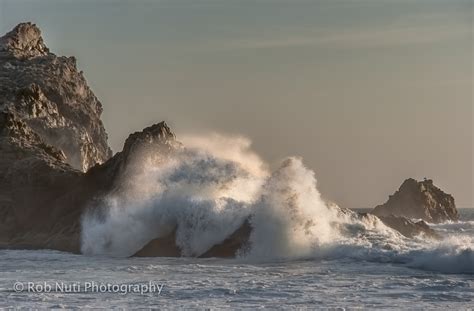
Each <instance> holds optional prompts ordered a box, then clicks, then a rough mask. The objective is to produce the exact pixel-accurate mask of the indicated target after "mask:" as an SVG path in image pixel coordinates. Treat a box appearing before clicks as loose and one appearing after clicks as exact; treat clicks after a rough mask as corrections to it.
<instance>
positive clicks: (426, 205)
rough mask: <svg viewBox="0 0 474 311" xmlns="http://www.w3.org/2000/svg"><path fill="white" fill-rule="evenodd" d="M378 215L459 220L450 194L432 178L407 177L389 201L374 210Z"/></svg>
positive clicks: (428, 220) (431, 221)
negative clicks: (437, 185)
mask: <svg viewBox="0 0 474 311" xmlns="http://www.w3.org/2000/svg"><path fill="white" fill-rule="evenodd" d="M372 214H374V215H377V216H390V215H394V216H403V217H406V218H411V219H422V220H424V221H427V222H430V223H441V222H445V221H448V220H453V221H457V220H458V219H459V214H458V211H457V209H456V205H455V203H454V198H453V197H452V196H451V195H450V194H446V193H444V192H443V191H442V190H441V189H439V188H438V187H436V186H435V185H433V181H432V180H424V181H420V182H418V181H416V180H415V179H412V178H410V179H407V180H405V181H404V182H403V184H402V185H401V186H400V189H399V190H398V191H397V192H395V194H393V195H391V196H390V198H389V199H388V201H387V202H386V203H385V204H383V205H379V206H377V207H376V208H374V210H373V211H372Z"/></svg>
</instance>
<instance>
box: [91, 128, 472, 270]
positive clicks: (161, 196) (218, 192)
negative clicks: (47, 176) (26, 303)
mask: <svg viewBox="0 0 474 311" xmlns="http://www.w3.org/2000/svg"><path fill="white" fill-rule="evenodd" d="M183 142H184V144H185V146H186V148H183V149H180V150H177V151H176V152H175V154H173V156H172V157H170V158H168V159H166V161H163V162H162V163H161V164H160V165H154V164H152V162H151V161H148V159H139V160H140V161H139V162H140V163H141V164H140V165H142V166H143V170H141V172H142V173H140V174H138V175H136V176H133V180H127V183H126V184H127V187H128V188H127V189H125V191H121V192H120V193H111V194H109V195H108V196H107V197H106V198H104V203H103V206H102V208H101V209H100V211H99V212H98V211H94V212H89V213H87V214H85V215H84V216H83V221H82V252H83V253H84V254H89V255H104V256H116V257H127V256H131V255H133V254H135V253H136V252H137V251H138V250H140V249H141V248H142V247H143V246H144V245H146V244H147V243H148V242H149V241H151V240H152V239H154V238H158V237H163V236H167V235H169V234H171V233H172V232H175V233H176V245H177V246H178V247H179V248H180V249H181V252H182V254H183V256H199V255H201V254H203V253H204V252H206V251H207V250H208V249H209V248H211V247H212V246H213V245H216V244H219V243H221V242H222V241H224V240H225V239H226V238H227V237H228V236H229V235H231V234H232V233H233V232H235V231H236V230H237V229H238V228H239V227H240V226H241V225H242V223H243V222H244V221H245V220H246V219H250V223H251V226H252V232H251V235H250V239H249V242H248V245H246V247H245V248H242V249H241V250H240V251H239V257H241V258H243V259H244V260H251V261H252V260H257V261H272V260H281V259H283V260H292V259H319V258H320V259H336V258H353V259H356V260H370V261H380V262H394V263H401V264H405V265H407V266H408V267H414V268H421V269H428V270H435V271H441V272H448V273H474V251H473V249H474V239H473V235H471V234H462V232H463V231H461V233H459V232H458V231H455V230H453V228H454V229H456V228H458V226H462V225H464V226H466V228H464V229H465V230H467V231H468V232H469V233H471V232H472V231H470V230H472V229H473V228H474V224H473V223H472V222H471V223H469V222H467V224H466V223H463V224H459V223H457V224H446V225H445V227H442V226H441V225H440V229H445V230H446V232H444V235H445V236H446V237H445V238H444V239H443V240H441V241H432V240H425V239H423V238H422V237H419V238H416V239H407V238H405V237H403V236H402V235H400V234H399V233H398V232H396V231H394V230H392V229H391V228H388V227H386V226H385V225H384V224H383V223H382V222H381V221H380V220H378V218H376V217H374V216H371V215H368V216H367V217H358V215H357V213H355V212H353V211H351V210H348V209H343V208H340V207H338V206H337V205H335V204H333V203H329V202H326V201H324V200H323V199H322V198H321V194H320V193H319V191H318V189H317V187H316V179H315V176H314V173H313V171H311V170H309V169H308V168H306V167H305V166H304V164H303V162H302V159H300V158H297V157H290V158H287V159H285V160H283V161H282V163H281V165H280V166H279V167H278V168H277V169H276V170H275V171H273V172H270V170H269V169H268V166H267V165H266V164H265V163H264V162H263V161H262V160H261V159H260V158H259V157H258V155H257V154H256V153H254V152H253V151H252V150H251V148H250V147H251V143H250V141H249V140H248V139H245V138H242V137H223V136H220V135H208V136H206V137H196V136H195V137H192V136H190V137H185V139H183ZM449 226H451V227H449ZM437 229H438V228H437ZM441 231H443V230H441Z"/></svg>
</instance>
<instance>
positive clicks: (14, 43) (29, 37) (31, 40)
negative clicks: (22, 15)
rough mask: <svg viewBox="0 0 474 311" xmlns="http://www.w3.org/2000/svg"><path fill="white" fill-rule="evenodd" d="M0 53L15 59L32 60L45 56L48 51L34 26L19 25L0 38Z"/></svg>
mask: <svg viewBox="0 0 474 311" xmlns="http://www.w3.org/2000/svg"><path fill="white" fill-rule="evenodd" d="M0 52H3V53H5V54H10V55H12V56H13V57H15V58H32V57H36V56H44V55H47V54H48V53H49V49H48V48H47V47H46V45H45V44H44V42H43V38H42V37H41V31H40V30H39V28H38V27H36V25H35V24H32V23H21V24H18V25H17V26H16V27H15V28H13V30H12V31H10V32H9V33H7V34H6V35H5V36H3V37H1V38H0Z"/></svg>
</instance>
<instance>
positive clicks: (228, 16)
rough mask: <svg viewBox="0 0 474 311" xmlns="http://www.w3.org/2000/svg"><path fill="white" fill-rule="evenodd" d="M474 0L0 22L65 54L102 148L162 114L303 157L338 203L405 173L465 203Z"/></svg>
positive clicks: (50, 5)
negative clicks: (27, 29) (94, 100)
mask: <svg viewBox="0 0 474 311" xmlns="http://www.w3.org/2000/svg"><path fill="white" fill-rule="evenodd" d="M473 15H474V11H473V1H472V0H314V1H305V0H253V1H250V0H247V1H246V0H169V1H159V0H156V1H152V0H135V1H132V0H129V1H124V0H103V1H99V0H97V1H96V0H94V1H92V0H81V1H74V0H36V1H24V0H0V33H2V34H3V33H5V32H7V31H9V30H10V29H11V28H13V27H14V26H15V25H16V24H17V23H19V22H22V21H32V22H34V23H36V24H37V25H38V26H39V27H40V28H41V30H42V32H43V37H44V39H45V42H46V44H47V46H48V47H49V48H50V49H51V51H52V52H54V53H56V54H58V55H67V56H71V55H74V56H76V57H77V59H78V66H79V69H80V70H83V71H84V74H85V76H86V79H87V80H88V83H89V85H90V86H91V88H92V89H93V91H94V93H95V94H96V96H97V97H98V98H99V99H100V101H101V102H102V104H103V106H104V113H103V118H102V119H103V121H104V124H105V127H106V130H107V132H108V134H109V143H110V145H111V147H112V149H113V150H114V151H115V152H117V151H120V150H121V148H122V145H123V142H124V140H125V139H126V137H127V136H128V134H130V133H131V132H133V131H138V130H141V129H142V128H144V127H146V126H148V125H150V124H153V123H156V122H158V121H161V120H165V121H166V122H167V123H168V124H169V125H170V127H171V128H172V129H173V131H175V133H176V134H177V136H178V139H179V136H180V135H184V134H186V133H190V132H192V133H200V132H202V133H206V132H209V131H215V132H219V133H224V134H229V135H244V136H246V137H248V138H250V139H251V140H252V141H253V148H254V149H255V150H256V151H257V152H258V153H259V154H260V155H261V156H262V157H263V158H264V159H265V160H267V161H268V162H269V163H271V164H272V165H273V166H276V165H277V164H278V163H279V161H281V159H283V158H284V157H286V156H289V155H297V156H301V157H303V159H304V163H305V164H306V165H307V166H308V167H310V168H311V169H313V170H314V171H315V173H316V178H317V180H318V188H319V189H320V190H321V192H322V194H323V196H324V197H325V198H326V199H328V200H331V201H334V202H336V203H338V204H339V205H341V206H344V207H350V208H364V207H374V206H375V205H378V204H381V203H383V202H385V201H386V200H387V198H388V195H389V194H392V193H393V192H394V191H395V190H396V189H398V187H399V186H400V184H401V183H402V181H403V180H404V179H406V178H408V177H414V178H417V179H422V178H424V177H427V178H432V179H433V180H434V182H435V184H437V185H438V186H440V187H441V188H442V189H443V190H445V191H446V192H448V193H451V194H452V195H453V196H454V197H455V199H456V203H457V206H458V207H474V201H473V195H472V192H473V175H474V169H473V153H474V148H473V128H472V123H473V117H474V116H473V88H474V78H473V66H474V64H473Z"/></svg>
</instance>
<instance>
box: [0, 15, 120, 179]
mask: <svg viewBox="0 0 474 311" xmlns="http://www.w3.org/2000/svg"><path fill="white" fill-rule="evenodd" d="M0 111H3V112H4V113H7V114H9V115H14V116H15V119H17V120H21V121H22V122H23V123H24V124H25V126H27V127H29V128H30V129H31V130H32V131H34V132H35V133H36V134H37V135H38V136H39V137H40V138H41V140H42V141H43V142H44V143H45V144H48V145H51V146H53V147H55V148H56V149H57V150H60V151H62V152H63V155H64V156H65V159H66V162H67V163H68V164H70V165H71V166H72V167H74V168H76V169H78V170H81V171H86V170H88V169H89V168H90V167H92V166H94V165H96V164H100V163H103V162H104V161H106V160H107V159H108V158H110V157H111V155H112V151H111V150H110V148H109V146H108V144H107V134H106V132H105V129H104V126H103V124H102V121H101V120H100V115H101V113H102V105H101V103H100V102H99V100H98V99H97V98H96V97H95V96H94V94H93V93H92V91H91V90H90V88H89V87H88V86H87V83H86V80H85V78H84V76H83V74H82V72H81V71H78V70H77V67H76V59H75V58H74V57H58V56H56V55H54V54H52V53H50V52H49V49H48V48H47V47H46V46H45V44H44V42H43V39H42V37H41V31H40V30H39V29H38V27H36V26H35V25H34V24H31V23H22V24H19V25H18V26H16V27H15V28H14V29H13V30H12V31H10V32H9V33H7V34H6V35H5V36H3V37H1V38H0Z"/></svg>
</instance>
